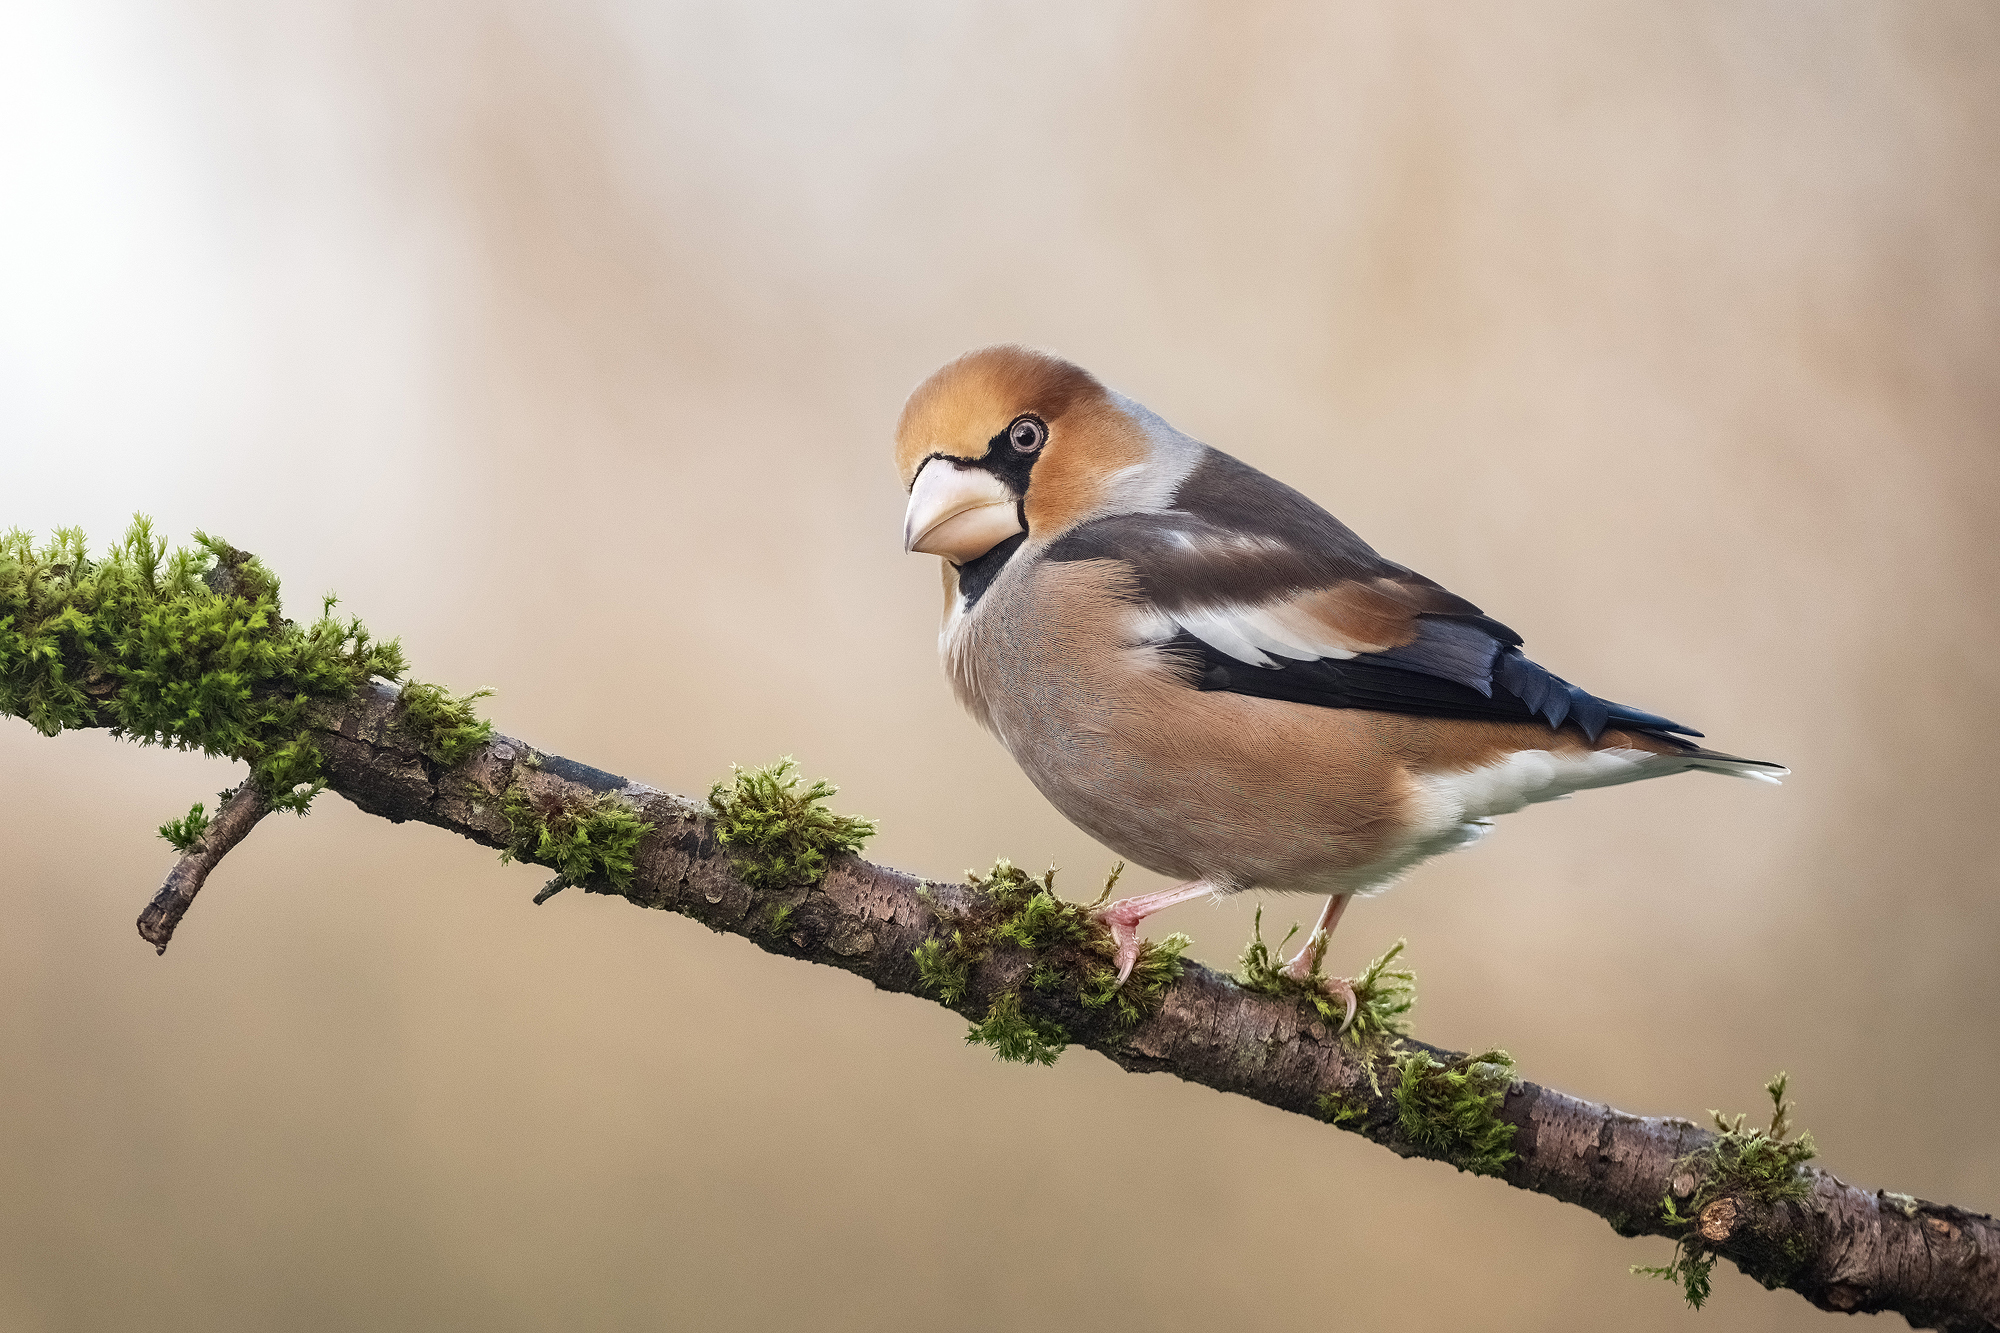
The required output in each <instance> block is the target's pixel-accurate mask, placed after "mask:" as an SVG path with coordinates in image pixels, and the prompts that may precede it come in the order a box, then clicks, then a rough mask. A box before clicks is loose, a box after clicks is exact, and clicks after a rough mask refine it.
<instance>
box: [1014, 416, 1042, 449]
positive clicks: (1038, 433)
mask: <svg viewBox="0 0 2000 1333" xmlns="http://www.w3.org/2000/svg"><path fill="white" fill-rule="evenodd" d="M1048 442H1049V428H1048V427H1047V426H1044V425H1043V424H1042V419H1041V418H1040V417H1022V418H1021V419H1020V420H1019V421H1016V422H1015V423H1014V424H1013V425H1011V426H1009V427H1008V428H1007V443H1009V444H1011V445H1013V446H1014V448H1015V449H1016V450H1017V451H1018V452H1020V453H1024V454H1032V453H1033V452H1035V450H1037V449H1039V448H1041V447H1042V446H1043V445H1045V444H1047V443H1048Z"/></svg>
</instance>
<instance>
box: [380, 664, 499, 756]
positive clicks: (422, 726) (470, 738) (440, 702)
mask: <svg viewBox="0 0 2000 1333" xmlns="http://www.w3.org/2000/svg"><path fill="white" fill-rule="evenodd" d="M492 697H493V691H491V690H474V691H473V692H472V693H470V694H460V695H453V694H452V693H451V692H450V691H448V690H446V689H445V688H444V687H443V686H441V685H428V684H425V683H424V682H423V681H419V680H413V681H410V682H409V683H408V684H406V685H404V686H403V692H402V695H401V697H400V701H401V704H402V719H401V720H402V724H403V727H404V729H405V730H407V731H409V732H410V734H411V735H413V736H415V737H416V738H417V743H418V744H419V745H421V746H422V747H423V748H424V753H426V754H428V755H430V757H431V758H433V759H436V760H438V761H439V762H440V763H444V764H459V763H463V762H464V761H465V760H466V759H468V758H470V757H471V756H472V753H473V752H474V751H475V750H477V749H478V748H479V747H480V746H482V745H484V744H486V742H488V741H490V740H492V739H493V724H492V723H491V722H488V721H487V720H486V719H485V718H482V717H481V716H479V713H478V710H476V709H474V708H473V704H475V703H477V702H478V701H479V700H481V699H490V698H492Z"/></svg>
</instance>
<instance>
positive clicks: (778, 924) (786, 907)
mask: <svg viewBox="0 0 2000 1333" xmlns="http://www.w3.org/2000/svg"><path fill="white" fill-rule="evenodd" d="M796 910H797V907H796V905H795V904H792V903H779V904H778V905H777V906H776V907H774V908H772V909H771V933H772V934H773V935H782V934H784V933H785V927H786V926H788V925H790V924H791V923H792V913H793V912H794V911H796Z"/></svg>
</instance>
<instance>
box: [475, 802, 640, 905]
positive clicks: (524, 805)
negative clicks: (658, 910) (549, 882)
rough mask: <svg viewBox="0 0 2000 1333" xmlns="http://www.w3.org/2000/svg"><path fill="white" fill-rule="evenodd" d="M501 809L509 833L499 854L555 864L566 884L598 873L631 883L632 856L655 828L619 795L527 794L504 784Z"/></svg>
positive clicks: (616, 883) (616, 884)
mask: <svg viewBox="0 0 2000 1333" xmlns="http://www.w3.org/2000/svg"><path fill="white" fill-rule="evenodd" d="M500 812H501V814H503V815H505V816H506V819H507V828H508V830H509V832H510V834H511V838H510V840H509V842H508V845H507V848H506V850H505V851H503V852H501V853H500V859H501V860H502V861H535V862H538V863H540V864H542V865H546V866H553V867H554V868H555V870H556V871H557V873H558V874H559V875H560V876H561V879H562V881H563V882H565V883H569V884H581V883H583V882H585V881H586V880H589V879H592V878H601V879H604V880H606V881H608V882H609V883H610V884H611V886H612V887H613V888H615V889H628V888H630V887H631V886H632V872H633V859H632V858H633V857H634V855H635V854H636V853H637V852H638V850H639V842H640V840H641V839H643V838H644V837H645V836H646V835H647V834H648V833H650V832H652V830H653V826H652V825H651V824H649V823H647V822H646V821H645V820H644V819H641V818H640V817H639V813H638V812H637V811H636V810H634V809H633V808H632V807H631V805H630V804H629V803H628V802H626V801H625V800H624V798H622V797H619V796H616V795H600V796H557V795H554V794H552V793H545V794H542V795H537V796H530V795H528V793H527V792H525V791H523V790H522V789H521V787H520V785H519V784H518V783H516V784H515V785H513V786H511V787H509V788H508V789H507V794H506V796H505V797H503V798H502V800H501V802H500Z"/></svg>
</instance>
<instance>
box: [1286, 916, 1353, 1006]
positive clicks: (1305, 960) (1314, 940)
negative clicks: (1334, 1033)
mask: <svg viewBox="0 0 2000 1333" xmlns="http://www.w3.org/2000/svg"><path fill="white" fill-rule="evenodd" d="M1350 896H1352V895H1350V894H1345V893H1336V894H1334V895H1333V896H1332V897H1331V898H1328V899H1327V900H1326V906H1325V907H1323V908H1321V909H1320V913H1319V921H1318V923H1317V924H1315V925H1314V926H1313V928H1312V934H1310V935H1308V936H1306V942H1305V947H1304V948H1302V949H1300V950H1299V951H1298V953H1296V954H1294V955H1293V956H1292V960H1291V961H1290V962H1289V963H1286V964H1285V975H1286V976H1288V977H1290V978H1291V979H1292V980H1294V981H1305V980H1307V979H1308V978H1310V977H1311V976H1312V974H1313V972H1314V971H1315V970H1317V969H1318V967H1319V964H1320V960H1321V959H1322V958H1324V957H1326V946H1327V943H1328V942H1329V941H1330V940H1332V938H1333V928H1334V927H1335V926H1336V925H1338V924H1339V923H1340V914H1341V913H1342V912H1345V911H1346V910H1347V900H1348V898H1349V897H1350ZM1322 980H1324V981H1325V982H1326V984H1327V986H1328V988H1329V989H1331V990H1332V991H1333V993H1334V994H1335V995H1338V996H1340V997H1341V998H1342V999H1344V1000H1346V1001H1347V1018H1346V1019H1345V1021H1343V1022H1342V1023H1341V1025H1340V1030H1341V1031H1342V1032H1345V1031H1347V1028H1348V1025H1349V1024H1351V1023H1353V1022H1354V1011H1355V1009H1356V1008H1357V1007H1358V1006H1357V1002H1356V1000H1355V996H1354V987H1353V986H1352V985H1350V984H1349V983H1348V982H1346V981H1344V980H1342V979H1340V978H1338V977H1324V978H1322Z"/></svg>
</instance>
